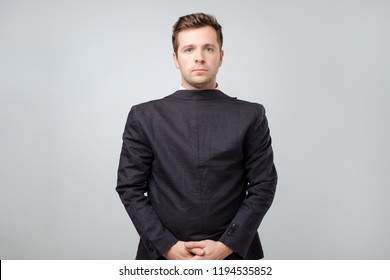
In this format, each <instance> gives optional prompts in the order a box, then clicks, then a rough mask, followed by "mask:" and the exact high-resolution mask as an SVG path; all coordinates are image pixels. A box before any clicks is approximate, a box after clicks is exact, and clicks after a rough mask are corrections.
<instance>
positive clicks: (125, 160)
mask: <svg viewBox="0 0 390 280" xmlns="http://www.w3.org/2000/svg"><path fill="white" fill-rule="evenodd" d="M221 29H222V28H221V26H220V25H219V23H218V22H217V20H216V19H215V18H214V17H213V16H210V15H206V14H203V13H199V14H191V15H187V16H183V17H181V18H179V20H178V21H177V22H176V24H175V25H174V26H173V35H172V43H173V49H174V54H173V58H174V62H175V64H176V67H177V68H178V69H179V70H180V72H181V78H182V79H181V89H180V90H178V91H176V92H175V93H173V94H171V95H169V96H167V97H165V98H162V99H160V100H155V101H150V102H147V103H143V104H139V105H136V106H133V107H132V108H131V110H130V113H129V116H128V119H127V123H126V127H125V131H124V134H123V146H122V152H121V156H120V163H119V170H118V183H117V188H116V190H117V192H118V194H119V196H120V198H121V200H122V202H123V204H124V206H125V208H126V210H127V212H128V214H129V216H130V218H131V219H132V221H133V223H134V226H135V228H136V230H137V232H138V233H139V235H140V237H141V240H140V242H139V247H138V252H137V256H136V259H260V258H262V257H263V251H262V247H261V243H260V240H259V235H258V233H257V229H258V227H259V225H260V223H261V221H262V219H263V217H264V215H265V214H266V212H267V210H268V209H269V207H270V205H271V203H272V200H273V197H274V193H275V188H276V182H277V174H276V170H275V167H274V164H273V152H272V147H271V138H270V134H269V129H268V123H267V119H266V116H265V111H264V107H263V106H262V105H259V104H255V103H249V102H246V101H241V100H237V99H235V98H231V97H229V96H227V95H225V94H224V93H223V92H222V91H220V90H219V89H218V85H217V81H216V77H217V73H218V69H219V67H220V66H221V65H222V61H223V56H224V52H223V50H222V43H223V36H222V30H221Z"/></svg>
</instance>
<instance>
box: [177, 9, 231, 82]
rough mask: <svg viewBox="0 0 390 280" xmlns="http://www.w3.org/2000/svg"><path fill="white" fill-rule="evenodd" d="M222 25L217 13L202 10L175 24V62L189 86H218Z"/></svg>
mask: <svg viewBox="0 0 390 280" xmlns="http://www.w3.org/2000/svg"><path fill="white" fill-rule="evenodd" d="M222 43H223V36H222V27H221V25H219V23H218V22H217V20H216V19H215V17H214V16H211V15H207V14H203V13H198V14H191V15H187V16H183V17H180V18H179V20H178V21H177V22H176V23H175V25H174V26H173V34H172V44H173V49H174V54H173V57H174V61H175V64H176V67H177V68H178V69H180V72H181V75H182V86H183V87H184V88H187V89H211V88H215V87H216V76H217V73H218V69H219V67H220V66H221V65H222V59H223V54H224V53H223V51H222Z"/></svg>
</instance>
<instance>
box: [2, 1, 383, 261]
mask: <svg viewBox="0 0 390 280" xmlns="http://www.w3.org/2000/svg"><path fill="white" fill-rule="evenodd" d="M199 11H203V12H207V13H212V14H215V15H216V16H217V18H218V20H219V21H220V23H221V24H222V25H223V27H224V36H225V46H224V49H225V61H224V64H223V66H222V68H221V71H220V74H219V78H218V82H219V84H220V87H221V89H222V90H223V91H225V92H226V93H227V94H229V95H231V96H237V97H239V98H240V99H246V100H250V101H254V102H258V103H262V104H264V106H265V107H266V109H267V115H268V118H269V123H270V127H271V134H272V136H273V147H274V151H275V162H276V165H277V169H278V172H279V176H280V180H279V184H278V190H277V195H276V198H275V201H274V204H273V206H272V207H271V209H270V211H269V212H268V214H267V216H266V218H265V219H264V221H263V223H262V225H261V227H260V229H259V232H260V235H261V238H262V241H263V243H264V250H265V254H266V258H267V259H389V258H390V237H389V236H390V218H389V213H390V205H389V203H388V200H389V196H390V190H389V182H390V180H389V179H390V172H389V166H390V149H389V143H390V131H389V130H390V126H389V120H390V112H389V110H388V107H389V105H390V96H389V95H390V79H389V76H390V75H389V74H390V55H389V50H390V32H389V30H390V1H379V0H366V1H345V0H344V1H340V0H337V1H334V0H331V1H287V0H286V1H258V0H257V1H226V0H223V1H222V0H220V1H218V0H214V1H210V0H209V1H200V0H197V1H178V0H176V1H145V0H143V1H125V0H122V1H119V0H111V1H108V0H107V1H92V0H90V1H87V0H78V1H75V0H73V1H69V0H67V1H49V0H41V1H27V0H25V1H23V0H0V92H1V95H0V98H1V99H0V116H1V117H0V131H1V138H0V141H1V145H0V226H1V230H0V258H1V259H129V258H134V255H135V251H136V245H137V240H138V236H137V233H136V231H135V230H134V228H133V226H132V223H131V221H130V219H129V218H128V216H127V214H126V212H125V210H124V208H123V206H122V204H121V202H120V200H119V197H118V196H117V194H116V192H115V184H116V171H117V166H118V160H119V153H120V147H121V136H122V132H123V128H124V124H125V120H126V116H127V113H128V111H129V109H130V107H131V106H132V105H134V104H137V103H140V102H143V101H147V100H150V99H156V98H160V97H162V96H165V95H168V94H170V93H171V92H173V91H175V90H176V89H177V88H178V87H179V82H180V74H179V72H178V71H177V69H176V68H175V67H174V64H173V61H172V48H171V41H170V36H171V26H172V25H173V23H174V22H175V21H176V20H177V18H178V17H179V16H182V15H184V14H188V13H193V12H199Z"/></svg>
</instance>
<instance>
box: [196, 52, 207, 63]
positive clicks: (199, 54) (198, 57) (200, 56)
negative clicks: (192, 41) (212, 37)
mask: <svg viewBox="0 0 390 280" xmlns="http://www.w3.org/2000/svg"><path fill="white" fill-rule="evenodd" d="M195 62H196V63H205V59H204V54H203V52H202V51H201V50H200V51H197V52H196V56H195Z"/></svg>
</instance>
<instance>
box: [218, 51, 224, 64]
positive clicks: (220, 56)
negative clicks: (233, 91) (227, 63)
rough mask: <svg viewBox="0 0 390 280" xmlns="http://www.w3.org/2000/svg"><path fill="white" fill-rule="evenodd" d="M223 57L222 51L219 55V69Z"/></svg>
mask: <svg viewBox="0 0 390 280" xmlns="http://www.w3.org/2000/svg"><path fill="white" fill-rule="evenodd" d="M224 55H225V52H224V51H223V50H221V51H220V54H219V66H220V67H221V65H222V62H223V56H224Z"/></svg>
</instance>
